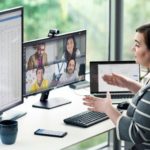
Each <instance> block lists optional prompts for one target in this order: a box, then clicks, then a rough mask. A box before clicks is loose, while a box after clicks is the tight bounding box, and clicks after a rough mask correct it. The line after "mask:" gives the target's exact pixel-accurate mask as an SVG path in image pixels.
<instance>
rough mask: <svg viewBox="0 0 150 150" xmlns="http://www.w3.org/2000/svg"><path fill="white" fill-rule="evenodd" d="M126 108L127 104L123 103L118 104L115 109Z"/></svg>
mask: <svg viewBox="0 0 150 150" xmlns="http://www.w3.org/2000/svg"><path fill="white" fill-rule="evenodd" d="M128 106H129V102H127V101H125V102H122V103H119V104H118V105H117V108H118V109H124V110H126V109H127V108H128Z"/></svg>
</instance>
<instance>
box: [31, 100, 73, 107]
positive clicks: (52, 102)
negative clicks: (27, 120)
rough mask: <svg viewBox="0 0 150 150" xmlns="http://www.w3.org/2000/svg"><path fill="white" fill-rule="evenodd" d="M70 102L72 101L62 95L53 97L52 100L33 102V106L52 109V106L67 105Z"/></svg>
mask: <svg viewBox="0 0 150 150" xmlns="http://www.w3.org/2000/svg"><path fill="white" fill-rule="evenodd" d="M69 103H71V101H68V100H66V99H64V98H61V97H56V98H51V99H50V100H45V101H39V102H37V103H35V104H33V105H32V107H37V108H43V109H52V108H55V107H59V106H62V105H66V104H69Z"/></svg>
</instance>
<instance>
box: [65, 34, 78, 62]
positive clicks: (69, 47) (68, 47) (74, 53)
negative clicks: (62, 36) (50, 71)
mask: <svg viewBox="0 0 150 150" xmlns="http://www.w3.org/2000/svg"><path fill="white" fill-rule="evenodd" d="M78 56H80V50H79V49H78V48H77V46H76V40H75V38H74V36H69V37H67V39H66V43H65V51H64V54H63V56H62V59H65V60H66V61H68V60H70V59H71V58H73V59H76V57H78Z"/></svg>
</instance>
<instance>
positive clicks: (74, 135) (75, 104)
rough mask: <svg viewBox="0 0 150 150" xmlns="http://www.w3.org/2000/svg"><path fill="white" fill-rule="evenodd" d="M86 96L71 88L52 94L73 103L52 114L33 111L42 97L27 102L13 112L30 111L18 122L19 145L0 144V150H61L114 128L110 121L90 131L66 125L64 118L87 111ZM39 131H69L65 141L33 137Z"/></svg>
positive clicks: (82, 90)
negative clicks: (83, 99) (39, 129)
mask: <svg viewBox="0 0 150 150" xmlns="http://www.w3.org/2000/svg"><path fill="white" fill-rule="evenodd" d="M84 94H88V91H86V90H85V89H81V90H72V89H70V88H69V87H63V88H59V89H56V90H53V91H51V92H50V97H55V96H57V97H63V98H66V99H69V100H71V101H72V103H71V104H67V105H64V106H61V107H57V108H54V109H50V110H45V109H39V108H33V107H32V104H33V103H35V102H37V101H39V98H40V94H38V95H36V96H30V97H29V98H27V99H25V100H24V104H22V105H19V106H17V107H15V108H14V110H25V111H27V114H26V115H25V116H24V117H22V118H19V119H18V125H19V130H18V136H17V140H16V143H15V144H14V145H4V144H2V143H1V142H0V150H31V149H32V150H33V149H34V150H42V149H43V150H50V149H54V150H60V149H63V148H65V147H68V146H70V145H73V144H75V143H78V142H80V141H83V140H85V139H88V138H90V137H93V136H95V135H98V134H101V133H104V132H106V131H108V130H111V129H113V128H114V125H113V123H112V122H111V121H110V120H106V121H104V122H101V123H99V124H96V125H94V126H91V127H89V128H80V127H75V126H71V125H66V124H65V123H64V122H63V119H64V118H67V117H69V116H72V115H74V114H77V113H79V112H82V111H85V110H87V108H86V107H85V106H84V105H83V104H82V103H83V101H82V98H83V95H84ZM38 128H44V129H49V130H59V131H66V132H68V134H67V135H66V136H65V137H63V138H56V137H46V136H37V135H34V131H35V130H37V129H38Z"/></svg>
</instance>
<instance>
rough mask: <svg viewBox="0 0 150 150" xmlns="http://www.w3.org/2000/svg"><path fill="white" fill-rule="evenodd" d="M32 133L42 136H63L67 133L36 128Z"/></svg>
mask: <svg viewBox="0 0 150 150" xmlns="http://www.w3.org/2000/svg"><path fill="white" fill-rule="evenodd" d="M34 134H35V135H43V136H53V137H64V136H65V135H67V132H64V131H52V130H46V129H38V130H36V131H35V132H34Z"/></svg>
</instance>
